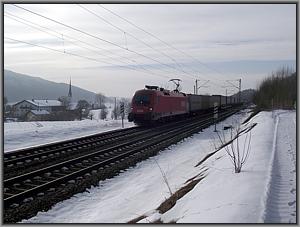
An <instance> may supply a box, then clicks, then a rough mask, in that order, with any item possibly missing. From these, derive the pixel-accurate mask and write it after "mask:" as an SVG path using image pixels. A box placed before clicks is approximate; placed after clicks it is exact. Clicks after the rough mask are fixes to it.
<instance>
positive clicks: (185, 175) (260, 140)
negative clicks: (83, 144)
mask: <svg viewBox="0 0 300 227" xmlns="http://www.w3.org/2000/svg"><path fill="white" fill-rule="evenodd" d="M245 115H246V114H245V112H244V113H243V114H236V115H234V116H232V117H229V118H228V119H226V120H225V121H223V122H220V123H219V124H218V125H217V129H218V130H221V129H222V128H223V126H225V125H229V124H232V123H233V122H234V121H236V120H237V121H239V122H243V120H245V118H246V117H247V116H245ZM291 116H294V117H290V116H282V117H285V118H286V117H287V121H288V120H289V119H291V118H292V119H294V120H295V112H291ZM274 119H275V118H273V117H272V113H271V112H261V113H259V114H258V115H256V116H255V117H253V118H252V120H251V121H250V122H248V125H250V124H251V123H257V125H256V126H255V127H254V128H253V129H252V130H251V134H252V140H251V153H250V156H249V158H248V160H247V162H246V164H245V165H244V166H243V168H242V172H241V173H238V174H236V173H234V168H233V166H232V163H231V161H230V159H229V157H228V155H227V153H226V151H225V150H224V149H222V150H220V151H218V152H217V153H216V154H215V155H213V156H211V157H210V158H208V159H207V160H206V161H205V162H203V163H202V164H201V165H199V166H198V167H195V165H196V164H197V163H199V161H201V160H203V159H204V158H205V157H206V155H207V154H208V153H210V152H212V151H214V150H215V149H214V147H215V145H216V143H217V136H216V133H215V132H214V126H210V127H209V128H207V129H204V130H203V132H199V133H197V134H195V135H193V136H191V137H189V138H187V139H185V140H183V141H182V142H180V143H178V144H176V145H172V146H170V147H169V148H167V149H165V150H164V151H162V152H160V153H159V154H158V155H157V156H156V157H152V158H149V159H147V160H144V161H142V162H140V163H138V164H137V166H135V167H133V168H129V169H128V170H126V171H124V172H123V173H121V174H120V175H118V176H116V177H114V178H112V179H107V180H105V181H101V182H100V186H99V187H92V188H91V189H88V192H84V193H79V194H77V195H75V196H73V197H72V198H70V199H68V200H66V201H63V202H61V203H58V204H56V205H55V206H54V207H53V208H52V209H51V210H49V211H48V212H39V213H38V214H37V216H35V217H33V218H31V219H29V220H23V221H22V222H23V223H126V222H128V221H130V220H133V219H135V218H138V217H141V219H136V220H139V221H138V222H141V223H149V222H155V221H157V220H158V221H160V222H164V223H169V222H171V223H172V222H177V223H233V222H235V223H236V222H239V223H258V222H263V221H264V219H263V214H264V212H265V210H266V207H267V204H266V201H267V198H268V193H267V192H268V188H269V186H268V183H269V181H268V179H270V178H269V176H271V174H272V173H271V172H270V170H271V168H270V166H271V165H270V164H271V163H272V162H271V160H272V159H271V158H272V145H273V138H274V132H275V123H276V121H275V120H274ZM290 121H291V120H290ZM291 122H293V121H291ZM279 124H280V122H279ZM282 127H285V130H286V133H287V134H289V135H293V133H294V134H295V133H296V132H295V128H294V127H290V125H289V124H287V123H284V122H283V123H282V126H281V127H278V133H279V134H278V138H277V141H280V140H282V141H284V142H286V141H287V142H288V143H289V147H291V149H289V150H290V152H291V153H293V154H294V155H295V146H296V143H295V140H293V139H291V140H286V139H285V138H284V137H282V135H281V134H280V129H281V128H282ZM225 133H229V130H226V131H225ZM244 136H245V135H244ZM239 140H240V142H242V141H243V140H244V139H243V136H241V137H240V138H239ZM276 144H277V143H276ZM276 146H277V145H276ZM289 147H288V148H289ZM278 149H279V148H278ZM278 149H277V150H278ZM279 150H280V149H279ZM158 164H159V166H160V167H158ZM294 164H295V163H294ZM294 164H293V165H294ZM282 165H289V164H288V163H286V162H283V163H282ZM205 166H206V168H208V170H207V171H206V172H205V175H206V177H205V178H203V179H202V180H201V181H199V183H198V184H196V185H195V187H194V188H193V189H192V190H190V191H189V192H188V193H186V194H185V195H184V196H183V197H180V199H179V200H177V201H176V204H175V205H174V206H173V207H171V208H170V209H168V210H167V211H164V213H163V214H161V213H159V212H158V211H157V210H156V209H157V208H158V207H160V205H161V204H162V203H163V202H164V201H165V200H166V198H168V197H170V193H169V190H168V188H167V185H166V183H165V182H164V179H163V177H162V172H161V171H160V169H161V170H162V171H163V172H164V174H165V176H166V178H167V181H168V183H169V186H170V189H171V190H172V192H173V193H174V192H175V191H178V190H180V189H181V188H182V187H183V186H184V185H185V182H186V181H187V180H188V179H191V178H192V177H194V176H196V175H197V174H199V173H200V172H201V171H202V170H203V168H204V167H205ZM293 174H295V173H293ZM293 176H295V175H293ZM294 180H295V179H294ZM291 191H292V190H291ZM292 192H294V193H295V191H292ZM294 196H296V195H295V194H294ZM284 202H285V203H290V204H291V205H294V203H293V200H288V201H284ZM294 209H295V207H294ZM280 211H281V212H284V211H283V210H280Z"/></svg>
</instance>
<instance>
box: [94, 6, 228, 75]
mask: <svg viewBox="0 0 300 227" xmlns="http://www.w3.org/2000/svg"><path fill="white" fill-rule="evenodd" d="M98 6H100V7H102V8H103V9H105V10H106V11H108V12H110V13H112V14H113V15H115V16H117V17H119V18H120V19H122V20H124V21H126V22H127V23H129V24H131V25H132V26H134V27H136V28H137V29H139V30H141V31H143V32H145V33H147V34H148V35H150V36H152V37H153V38H155V39H157V40H159V41H160V42H162V43H164V44H165V45H167V46H168V47H170V48H172V49H174V50H176V51H178V52H180V53H182V54H184V55H185V56H188V57H190V58H192V59H193V60H195V61H197V62H198V63H200V64H201V65H203V66H205V67H206V68H208V69H210V70H212V71H214V72H216V73H218V74H221V75H223V73H221V72H219V71H217V70H215V69H213V68H211V67H209V66H207V65H206V64H204V63H203V62H201V61H199V60H198V59H196V58H195V57H193V56H191V55H189V54H187V53H185V52H184V51H182V50H180V49H178V48H176V47H174V46H173V45H171V44H169V43H167V42H165V41H164V40H162V39H160V38H159V37H158V36H156V35H154V34H152V33H150V32H148V31H146V30H145V29H143V28H142V27H140V26H138V25H136V24H134V23H133V22H131V21H129V20H127V19H126V18H124V17H122V16H120V15H118V14H117V13H115V12H113V11H112V10H109V9H107V8H105V7H104V6H102V5H100V4H98Z"/></svg>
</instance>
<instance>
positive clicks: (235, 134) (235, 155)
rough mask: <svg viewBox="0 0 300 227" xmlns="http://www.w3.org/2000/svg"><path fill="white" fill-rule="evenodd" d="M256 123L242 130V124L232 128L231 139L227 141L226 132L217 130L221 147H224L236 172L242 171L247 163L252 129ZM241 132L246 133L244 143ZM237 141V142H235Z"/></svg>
mask: <svg viewBox="0 0 300 227" xmlns="http://www.w3.org/2000/svg"><path fill="white" fill-rule="evenodd" d="M255 126H256V124H252V125H251V126H250V127H248V128H246V129H243V130H241V127H240V125H238V126H237V127H235V128H233V127H231V128H230V139H229V141H226V138H225V134H224V133H223V134H222V135H220V134H219V132H217V135H218V138H219V141H220V142H221V145H222V146H221V147H224V148H225V150H226V152H227V154H228V156H229V158H230V160H231V162H232V164H233V166H234V171H235V173H240V172H241V170H242V167H243V165H244V164H245V163H246V161H247V159H248V157H249V154H250V144H251V129H252V128H253V127H255ZM241 134H246V137H245V139H244V141H243V142H244V143H243V145H241V144H240V141H239V136H240V135H241ZM234 141H235V143H234Z"/></svg>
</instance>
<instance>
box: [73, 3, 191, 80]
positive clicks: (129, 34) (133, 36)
mask: <svg viewBox="0 0 300 227" xmlns="http://www.w3.org/2000/svg"><path fill="white" fill-rule="evenodd" d="M78 6H79V7H81V8H82V9H84V10H85V11H87V12H89V13H90V14H92V15H94V16H96V17H97V18H98V19H100V20H102V21H104V22H105V23H107V24H109V25H111V26H112V27H114V28H116V29H117V30H119V31H120V32H122V33H124V35H126V34H127V35H128V36H130V37H132V38H133V39H135V40H136V41H138V42H140V43H143V44H144V45H146V46H147V47H149V48H151V49H152V50H154V51H156V52H158V53H160V54H162V55H164V56H165V57H167V58H169V59H171V61H173V62H174V63H176V64H177V65H178V66H179V67H180V69H179V71H181V72H183V73H185V74H186V75H188V76H189V77H191V78H192V79H196V77H195V75H192V74H190V73H188V72H186V71H184V70H183V69H182V67H181V66H180V65H179V63H178V62H177V61H176V60H175V59H174V58H172V57H171V56H169V55H167V54H165V53H164V52H162V51H160V50H158V49H156V48H154V47H153V46H151V45H149V44H148V43H146V42H145V41H143V40H141V39H139V38H138V37H136V36H135V35H133V34H131V33H129V32H127V31H125V30H124V29H122V28H120V27H119V26H116V25H114V24H113V23H111V22H109V21H108V20H106V19H105V18H103V17H101V16H99V15H98V14H97V13H95V12H93V11H92V10H89V9H87V8H86V7H84V6H82V5H80V4H78ZM125 38H126V37H125ZM126 45H127V41H126ZM172 68H173V69H175V70H178V69H177V68H175V67H172Z"/></svg>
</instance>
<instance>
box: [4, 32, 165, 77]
mask: <svg viewBox="0 0 300 227" xmlns="http://www.w3.org/2000/svg"><path fill="white" fill-rule="evenodd" d="M4 39H8V40H11V41H14V42H18V43H24V44H27V45H30V46H34V47H39V48H43V49H47V50H51V51H54V52H57V53H62V54H67V55H70V56H74V57H78V58H83V59H86V60H90V61H94V62H98V63H104V64H108V65H112V66H114V67H120V68H128V69H131V70H136V71H140V70H138V69H136V68H132V67H130V66H128V65H116V64H113V63H110V62H107V61H103V60H98V59H95V58H91V57H86V56H83V55H80V54H75V53H71V52H68V51H61V50H57V49H54V48H51V47H46V46H42V45H39V44H35V43H30V42H26V41H22V40H18V39H14V38H10V37H4ZM146 73H147V72H146ZM148 74H151V75H155V76H159V77H164V78H165V77H166V76H161V75H159V74H154V73H152V72H148Z"/></svg>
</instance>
